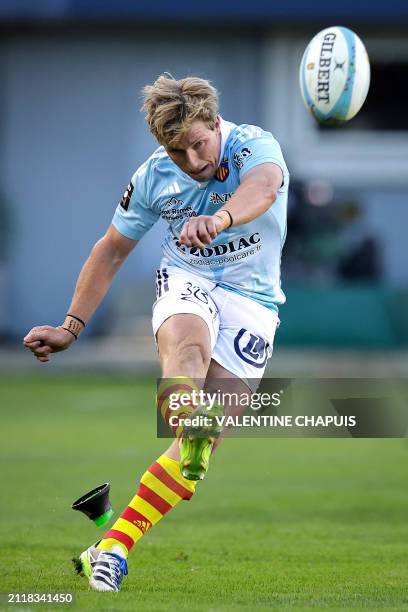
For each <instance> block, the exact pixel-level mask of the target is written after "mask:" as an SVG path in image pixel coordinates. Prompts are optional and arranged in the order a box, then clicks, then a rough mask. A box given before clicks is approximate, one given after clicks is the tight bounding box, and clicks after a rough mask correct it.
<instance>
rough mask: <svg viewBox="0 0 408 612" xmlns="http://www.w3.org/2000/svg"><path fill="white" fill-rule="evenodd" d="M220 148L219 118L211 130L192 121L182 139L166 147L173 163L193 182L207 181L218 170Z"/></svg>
mask: <svg viewBox="0 0 408 612" xmlns="http://www.w3.org/2000/svg"><path fill="white" fill-rule="evenodd" d="M220 148H221V131H220V118H219V117H217V119H216V122H215V127H214V129H213V130H211V129H210V128H209V127H208V126H207V125H206V124H205V123H203V122H202V121H194V123H192V125H191V127H190V129H189V130H188V131H187V132H186V133H185V134H184V136H183V138H181V140H180V141H179V142H178V143H177V145H174V146H172V147H166V150H167V153H168V154H169V156H170V158H171V159H172V160H173V161H174V163H175V164H176V165H177V166H178V167H179V168H180V169H181V170H182V171H183V172H185V173H186V174H188V176H191V178H192V179H194V180H195V181H209V180H210V179H212V178H213V176H214V175H215V173H216V171H217V168H218V160H219V157H220Z"/></svg>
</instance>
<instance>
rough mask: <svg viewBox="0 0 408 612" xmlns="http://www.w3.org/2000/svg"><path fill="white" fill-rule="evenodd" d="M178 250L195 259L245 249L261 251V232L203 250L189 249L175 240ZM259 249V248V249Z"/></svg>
mask: <svg viewBox="0 0 408 612" xmlns="http://www.w3.org/2000/svg"><path fill="white" fill-rule="evenodd" d="M174 240H175V243H176V247H177V249H178V250H179V251H180V252H181V253H183V255H193V256H194V257H204V258H208V257H214V256H218V255H226V254H227V253H228V254H229V253H236V252H237V251H242V250H243V249H249V248H251V247H253V246H255V247H257V250H260V247H261V245H260V244H259V243H260V242H261V236H260V233H259V232H255V233H254V234H251V235H250V236H241V237H240V238H237V239H236V240H230V241H229V242H227V243H225V244H217V245H215V246H208V247H204V248H203V249H199V248H198V247H196V246H193V247H187V246H185V245H184V244H181V243H180V242H179V241H178V240H177V238H174ZM258 247H259V248H258Z"/></svg>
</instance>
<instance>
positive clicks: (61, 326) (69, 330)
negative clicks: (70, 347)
mask: <svg viewBox="0 0 408 612" xmlns="http://www.w3.org/2000/svg"><path fill="white" fill-rule="evenodd" d="M60 329H65V331H67V332H69V333H70V334H72V335H73V336H74V338H75V340H78V336H77V335H76V334H74V332H73V331H72V330H71V329H68V327H64V326H63V325H60Z"/></svg>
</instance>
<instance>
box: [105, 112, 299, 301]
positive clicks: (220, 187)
mask: <svg viewBox="0 0 408 612" xmlns="http://www.w3.org/2000/svg"><path fill="white" fill-rule="evenodd" d="M221 137H222V138H221V155H220V161H219V167H218V170H217V173H216V176H215V177H214V178H213V179H212V180H210V181H207V182H205V183H198V182H197V181H194V180H193V179H192V178H190V177H189V176H188V175H187V174H185V173H184V172H182V170H180V169H179V168H178V167H177V166H176V165H175V164H174V162H173V161H172V160H171V159H170V158H169V156H168V155H167V153H166V151H165V149H164V147H159V148H158V149H156V151H155V152H154V153H153V155H152V156H151V157H149V159H148V160H147V161H146V162H145V163H144V164H142V165H141V166H140V168H139V169H138V170H137V171H136V172H135V174H134V175H133V177H132V179H131V182H130V184H129V187H128V189H127V191H126V192H125V194H124V196H123V199H122V201H121V202H120V204H119V205H118V207H117V209H116V212H115V214H114V217H113V220H112V224H113V225H114V227H115V228H116V229H117V230H118V231H119V232H120V233H121V234H123V235H124V236H126V237H128V238H131V239H133V240H140V238H142V236H143V235H144V234H145V233H146V232H147V230H148V229H150V227H151V226H152V225H153V224H154V223H155V221H157V220H158V219H159V218H160V217H161V218H163V219H165V220H166V221H167V222H168V230H167V232H166V235H165V238H164V240H163V243H162V251H163V261H162V263H161V266H162V267H166V266H178V267H180V268H183V269H185V270H189V271H191V272H192V273H193V274H195V275H197V276H202V277H205V278H207V279H210V280H213V281H214V282H216V283H218V284H219V285H220V286H221V287H223V288H224V289H227V290H229V291H234V292H236V293H239V294H241V295H243V296H245V297H248V298H250V299H253V300H255V301H256V302H258V303H260V304H262V305H263V306H266V307H268V308H272V309H274V310H277V305H278V304H283V302H284V301H285V296H284V294H283V292H282V290H281V286H280V260H281V252H282V246H283V243H284V240H285V235H286V209H287V195H288V185H289V174H288V170H287V167H286V164H285V161H284V159H283V155H282V151H281V149H280V146H279V143H278V142H277V141H276V140H275V139H274V138H273V136H272V134H270V133H269V132H265V131H264V130H262V129H261V128H259V127H256V126H253V125H240V126H236V125H235V124H233V123H229V122H226V121H222V122H221ZM266 162H272V163H274V164H276V165H278V166H279V167H280V168H281V169H282V172H283V177H284V178H283V184H282V186H281V188H280V189H279V190H278V194H277V199H276V201H275V202H274V204H273V205H272V206H271V208H270V209H269V210H268V211H267V212H266V213H264V214H263V215H261V216H260V217H257V218H256V219H254V220H253V221H251V222H250V223H245V224H243V225H237V226H233V227H231V228H230V229H227V230H224V231H223V232H222V233H221V234H219V235H218V236H217V238H216V239H215V240H214V241H213V242H212V243H211V244H210V245H209V246H207V247H205V248H204V249H199V248H198V247H187V246H185V245H182V244H180V242H179V240H178V239H179V236H180V233H181V230H182V228H183V225H184V223H185V222H186V221H188V220H189V219H190V218H191V217H196V216H198V215H213V214H214V213H215V212H216V211H217V210H218V209H219V208H221V207H222V206H223V205H224V204H225V202H227V201H228V200H229V198H230V197H231V196H232V194H233V193H234V192H235V190H236V189H237V188H238V187H239V184H240V182H241V179H242V177H243V176H244V175H245V173H246V172H248V170H251V169H252V168H254V167H255V166H257V165H258V164H264V163H266ZM250 206H251V202H250V201H248V207H250Z"/></svg>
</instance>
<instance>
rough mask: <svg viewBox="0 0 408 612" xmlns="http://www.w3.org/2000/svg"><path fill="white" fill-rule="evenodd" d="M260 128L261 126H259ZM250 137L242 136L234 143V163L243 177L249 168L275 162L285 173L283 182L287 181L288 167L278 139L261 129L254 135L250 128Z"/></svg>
mask: <svg viewBox="0 0 408 612" xmlns="http://www.w3.org/2000/svg"><path fill="white" fill-rule="evenodd" d="M258 129H259V128H258ZM248 132H249V134H248V136H249V137H248V139H247V140H244V138H242V136H241V138H240V139H238V140H237V142H236V143H234V147H233V151H232V153H233V154H232V159H233V164H234V165H235V167H236V168H237V169H238V171H239V177H240V178H242V177H243V176H244V175H245V174H246V173H247V172H248V171H249V170H252V168H255V166H258V165H259V164H266V163H273V164H276V165H277V166H279V168H280V169H281V170H282V174H283V184H285V183H286V182H287V177H288V169H287V167H286V164H285V160H284V158H283V155H282V151H281V148H280V145H279V143H278V141H277V140H275V138H274V137H273V136H272V134H269V133H268V132H264V131H261V133H260V134H259V135H256V136H254V135H253V133H251V132H250V131H249V130H248Z"/></svg>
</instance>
